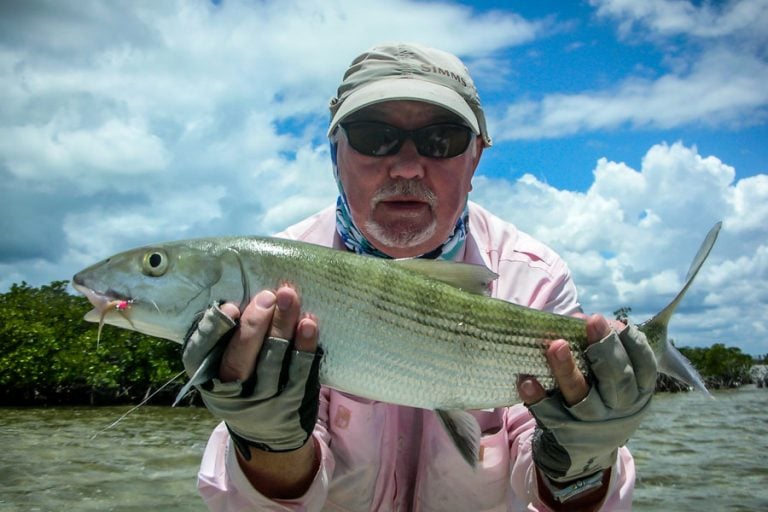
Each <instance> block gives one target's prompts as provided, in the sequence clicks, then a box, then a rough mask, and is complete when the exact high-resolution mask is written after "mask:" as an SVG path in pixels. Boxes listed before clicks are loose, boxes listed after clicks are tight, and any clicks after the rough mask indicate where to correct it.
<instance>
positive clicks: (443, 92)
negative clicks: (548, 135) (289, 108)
mask: <svg viewBox="0 0 768 512" xmlns="http://www.w3.org/2000/svg"><path fill="white" fill-rule="evenodd" d="M391 100H416V101H424V102H427V103H433V104H435V105H438V106H440V107H443V108H445V109H447V110H449V111H451V112H453V113H454V114H456V115H458V116H459V117H461V118H462V119H464V120H465V121H466V122H467V124H468V125H469V126H470V127H471V128H472V129H473V130H474V131H475V133H476V134H479V135H480V136H482V138H483V143H484V145H485V146H486V147H488V146H490V145H491V137H490V135H488V128H487V126H486V123H485V114H484V113H483V108H482V107H481V105H480V96H479V95H478V94H477V89H476V88H475V84H474V82H473V81H472V77H470V76H469V71H468V70H467V67H466V66H465V65H464V63H463V62H461V60H459V58H458V57H456V56H455V55H452V54H450V53H448V52H444V51H442V50H437V49H434V48H428V47H425V46H420V45H417V44H411V43H393V44H383V45H379V46H375V47H373V48H371V49H370V50H368V51H367V52H365V53H362V54H361V55H359V56H358V57H357V58H356V59H355V60H353V61H352V64H350V66H349V68H348V69H347V71H346V73H344V79H343V80H342V82H341V85H340V86H339V90H338V92H337V95H336V97H335V98H333V99H331V104H330V109H331V124H330V126H329V127H328V135H329V136H330V135H331V134H332V133H333V131H334V130H335V129H336V126H338V124H339V123H340V122H341V121H342V120H343V119H344V118H345V117H347V116H348V115H350V114H352V113H353V112H357V111H358V110H360V109H362V108H364V107H367V106H369V105H373V104H374V103H380V102H383V101H391Z"/></svg>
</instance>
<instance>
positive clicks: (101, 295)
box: [72, 275, 134, 343]
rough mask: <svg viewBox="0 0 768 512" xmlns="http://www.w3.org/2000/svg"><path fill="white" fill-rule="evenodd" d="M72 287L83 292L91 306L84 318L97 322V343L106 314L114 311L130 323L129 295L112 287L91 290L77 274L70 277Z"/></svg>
mask: <svg viewBox="0 0 768 512" xmlns="http://www.w3.org/2000/svg"><path fill="white" fill-rule="evenodd" d="M72 287H73V288H74V289H75V290H77V291H78V292H80V293H81V294H83V295H84V296H85V298H86V299H88V302H90V303H91V305H92V306H93V309H92V310H90V311H89V312H88V313H86V314H85V320H86V321H88V322H97V323H98V324H99V332H98V334H97V336H96V341H97V343H98V341H99V340H101V330H102V328H103V327H104V323H105V319H106V317H107V315H108V314H110V313H113V312H116V313H118V314H119V315H120V316H122V317H123V318H124V319H125V320H127V321H128V323H129V324H130V323H131V320H130V318H128V314H127V313H128V311H129V310H130V308H131V305H132V304H133V303H134V301H133V299H131V298H130V297H127V296H125V295H123V294H121V293H119V292H116V291H115V290H112V289H109V290H107V291H106V292H98V291H96V290H93V289H92V288H90V287H88V286H86V285H85V284H84V283H83V281H82V279H81V278H80V276H79V275H76V276H75V277H74V278H73V279H72Z"/></svg>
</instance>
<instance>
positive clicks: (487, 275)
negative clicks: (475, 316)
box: [393, 258, 499, 295]
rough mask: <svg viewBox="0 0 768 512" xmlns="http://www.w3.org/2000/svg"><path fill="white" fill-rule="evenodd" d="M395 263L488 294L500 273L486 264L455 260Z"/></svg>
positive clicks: (406, 260) (423, 260)
mask: <svg viewBox="0 0 768 512" xmlns="http://www.w3.org/2000/svg"><path fill="white" fill-rule="evenodd" d="M393 263H394V264H396V265H399V266H401V267H403V268H406V269H408V270H410V271H412V272H416V273H418V274H421V275H423V276H426V277H428V278H430V279H434V280H435V281H440V282H442V283H445V284H449V285H451V286H453V287H455V288H459V289H460V290H464V291H465V292H469V293H474V294H476V295H488V294H489V292H490V289H489V285H490V284H491V281H494V280H495V279H496V278H498V277H499V275H498V274H497V273H496V272H494V271H493V270H491V269H489V268H488V267H486V266H485V265H474V264H472V263H458V262H455V261H444V260H427V259H423V258H405V259H400V260H394V261H393Z"/></svg>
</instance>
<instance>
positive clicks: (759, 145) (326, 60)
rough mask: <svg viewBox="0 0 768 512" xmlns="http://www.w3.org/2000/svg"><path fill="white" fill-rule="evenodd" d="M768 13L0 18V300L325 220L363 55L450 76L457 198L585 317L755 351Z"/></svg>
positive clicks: (665, 2)
mask: <svg viewBox="0 0 768 512" xmlns="http://www.w3.org/2000/svg"><path fill="white" fill-rule="evenodd" d="M766 26H768V0H738V1H736V0H731V1H719V2H691V1H688V0H647V1H643V2H637V1H635V0H590V1H581V2H578V1H573V2H555V1H537V2H531V1H518V2H501V1H498V2H490V1H489V2H469V1H464V2H446V1H431V2H423V1H412V0H391V1H389V2H372V1H371V2H368V1H362V0H322V1H321V0H316V1H311V0H304V1H298V0H293V1H292V0H280V1H277V0H273V1H269V0H265V1H255V0H252V1H246V0H233V1H230V0H224V1H222V2H217V3H212V2H204V1H199V2H195V1H187V2H181V1H179V2H148V1H147V2H133V1H122V2H121V1H110V2H106V1H101V2H99V1H90V2H79V1H74V0H70V1H67V0H62V1H53V0H51V1H42V0H31V1H21V0H6V1H4V2H2V3H0V94H2V98H3V108H2V109H0V214H1V215H0V228H1V229H2V232H3V237H2V238H1V239H0V290H5V289H7V288H8V287H9V286H10V285H11V284H12V283H15V282H20V281H22V280H24V281H26V282H28V283H31V284H35V285H37V284H43V283H48V282H50V281H52V280H55V279H68V278H69V277H71V275H72V274H73V273H74V272H76V271H77V270H79V269H80V268H82V267H84V266H86V265H88V264H90V263H92V262H94V261H96V260H98V259H100V258H102V257H105V256H107V255H109V254H111V253H114V252H116V251H118V250H122V249H126V248H129V247H133V246H137V245H144V244H148V243H152V242H157V241H161V240H170V239H178V238H190V237H196V236H209V235H217V234H270V233H273V232H275V231H278V230H280V229H282V228H284V227H285V226H287V225H289V224H291V223H293V222H295V221H297V220H299V219H301V218H303V217H304V216H306V215H308V214H310V213H312V212H314V211H316V210H318V209H320V208H322V207H323V206H325V205H327V204H329V203H331V202H332V201H333V200H334V198H335V185H334V184H333V181H332V179H331V176H330V164H329V158H328V149H327V143H326V141H325V140H324V133H325V126H326V125H327V122H328V114H327V104H328V100H329V99H330V97H331V96H332V95H333V94H334V92H335V88H336V86H337V85H338V81H339V80H340V78H341V75H342V74H343V72H344V69H345V68H346V66H347V65H348V63H349V62H350V61H351V60H352V58H353V57H354V56H355V55H357V54H358V53H360V52H361V51H363V50H365V49H366V48H368V47H370V46H372V45H374V44H376V43H379V42H384V41H397V40H402V41H414V42H419V43H422V44H427V45H431V46H435V47H439V48H442V49H445V50H448V51H452V52H454V53H456V54H458V55H459V56H460V57H461V58H462V59H463V60H464V61H465V63H466V64H467V65H468V67H469V69H470V71H471V73H472V75H473V77H474V79H475V82H476V83H477V85H478V88H479V90H480V94H481V98H482V100H483V103H484V106H485V110H486V115H487V117H488V119H489V125H490V130H491V135H492V136H493V138H494V146H493V148H491V149H490V150H487V151H486V152H485V154H484V156H483V161H482V162H481V164H480V169H479V171H478V174H477V176H476V179H475V183H474V191H473V193H472V199H473V200H475V201H477V202H479V203H481V204H483V205H484V206H486V207H488V208H490V209H491V210H493V211H494V212H495V213H497V214H498V215H499V216H501V217H502V218H504V219H506V220H508V221H510V222H513V223H515V224H516V225H517V226H519V227H520V228H521V229H523V230H525V231H528V232H529V233H531V234H533V235H534V236H536V237H538V238H540V239H541V240H543V241H545V242H546V243H548V244H549V245H551V246H552V247H554V248H555V249H556V250H558V251H559V252H560V253H561V254H562V255H563V257H564V258H565V259H566V261H567V262H568V264H569V265H570V266H571V268H572V270H573V272H574V276H575V278H576V282H577V285H578V287H579V291H580V296H581V300H582V303H583V305H584V307H585V309H586V310H587V311H597V312H602V313H605V314H607V315H610V314H611V312H612V311H613V310H615V309H617V308H618V307H621V306H630V307H632V308H633V318H634V319H635V320H636V321H642V320H644V319H645V318H647V317H648V316H650V315H652V314H653V313H655V312H656V311H657V310H658V309H660V308H661V307H662V306H663V305H665V304H666V302H667V301H669V300H670V299H671V298H672V296H673V295H674V294H675V292H676V291H677V288H678V287H679V286H680V285H681V283H682V280H683V279H684V276H685V273H686V270H687V268H688V265H689V263H690V260H691V258H692V257H693V255H694V253H695V251H696V249H697V247H698V244H699V243H700V241H701V240H702V239H703V237H704V235H705V233H706V232H707V230H708V229H709V227H710V226H711V225H712V224H714V223H715V222H716V221H718V220H722V221H723V222H724V227H723V232H722V235H721V240H720V242H719V243H718V245H717V246H716V248H715V250H714V251H713V254H712V256H711V259H710V261H709V262H708V263H707V265H706V266H705V268H704V270H703V271H702V273H701V275H700V277H699V278H698V280H697V283H696V284H695V285H694V287H693V289H692V290H691V291H690V292H689V296H688V297H687V299H686V301H685V303H684V304H683V306H682V307H681V310H680V313H679V314H678V315H677V316H676V317H675V318H674V319H673V325H672V326H671V333H672V336H673V337H674V338H676V339H677V340H678V343H679V344H681V345H689V346H708V345H711V344H712V343H716V342H723V343H726V344H728V345H735V346H739V347H741V348H742V349H743V350H744V351H746V352H748V353H752V354H766V353H768V320H766V318H768V241H767V240H768V236H766V235H768V228H767V227H766V226H768V164H766V162H768V143H767V142H768V127H767V114H768V87H766V86H765V84H766V83H768V45H767V44H766V43H768V30H766V29H765V27H766Z"/></svg>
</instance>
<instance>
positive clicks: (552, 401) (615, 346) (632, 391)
mask: <svg viewBox="0 0 768 512" xmlns="http://www.w3.org/2000/svg"><path fill="white" fill-rule="evenodd" d="M613 328H614V329H613V330H612V329H611V326H610V325H609V323H608V321H607V320H606V319H605V318H604V317H602V316H601V315H593V316H592V317H590V318H588V319H587V324H586V329H587V339H588V345H589V346H588V347H587V349H586V351H585V356H586V358H587V361H588V364H589V367H590V371H591V375H590V378H591V382H590V381H588V380H587V378H586V376H585V375H583V374H582V373H581V371H579V369H578V367H577V366H576V364H575V361H574V360H573V357H572V355H571V352H570V349H569V346H568V344H567V343H566V342H565V341H564V340H557V341H554V342H552V343H551V345H550V347H549V348H548V350H547V360H548V361H549V364H550V367H551V368H552V373H553V375H554V377H555V380H556V381H557V384H558V388H559V390H558V391H557V392H555V393H554V394H552V395H551V396H547V393H546V392H545V390H544V388H543V387H542V386H541V385H540V384H539V383H538V382H537V381H536V380H535V379H532V378H525V379H521V380H520V382H519V383H518V392H519V393H520V396H521V397H522V398H523V401H524V403H525V405H526V406H527V407H528V408H529V409H530V411H531V413H532V414H533V415H534V417H535V418H536V422H537V427H536V432H535V434H534V439H533V457H534V461H535V462H536V465H537V466H538V468H539V469H540V471H542V472H543V473H544V474H545V475H546V476H547V477H549V478H550V479H551V480H553V481H555V482H567V481H571V480H575V479H579V478H584V477H586V476H589V475H592V474H594V473H596V472H598V471H600V470H605V469H608V468H610V467H611V466H612V465H613V463H614V461H615V460H616V454H617V450H618V447H619V446H622V445H623V444H625V443H626V441H627V439H628V438H629V437H630V436H631V435H632V434H633V433H634V431H635V430H636V429H637V427H638V425H639V424H640V422H641V420H642V418H643V417H644V416H645V415H646V414H647V406H648V403H649V402H650V399H651V397H652V395H653V391H654V389H655V385H656V359H655V357H654V355H653V351H652V350H651V348H650V346H649V345H648V343H647V340H646V339H645V335H643V334H642V333H641V332H640V331H638V330H637V329H636V328H635V327H634V326H625V325H624V324H622V323H621V322H614V323H613ZM617 331H619V332H618V333H617Z"/></svg>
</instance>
